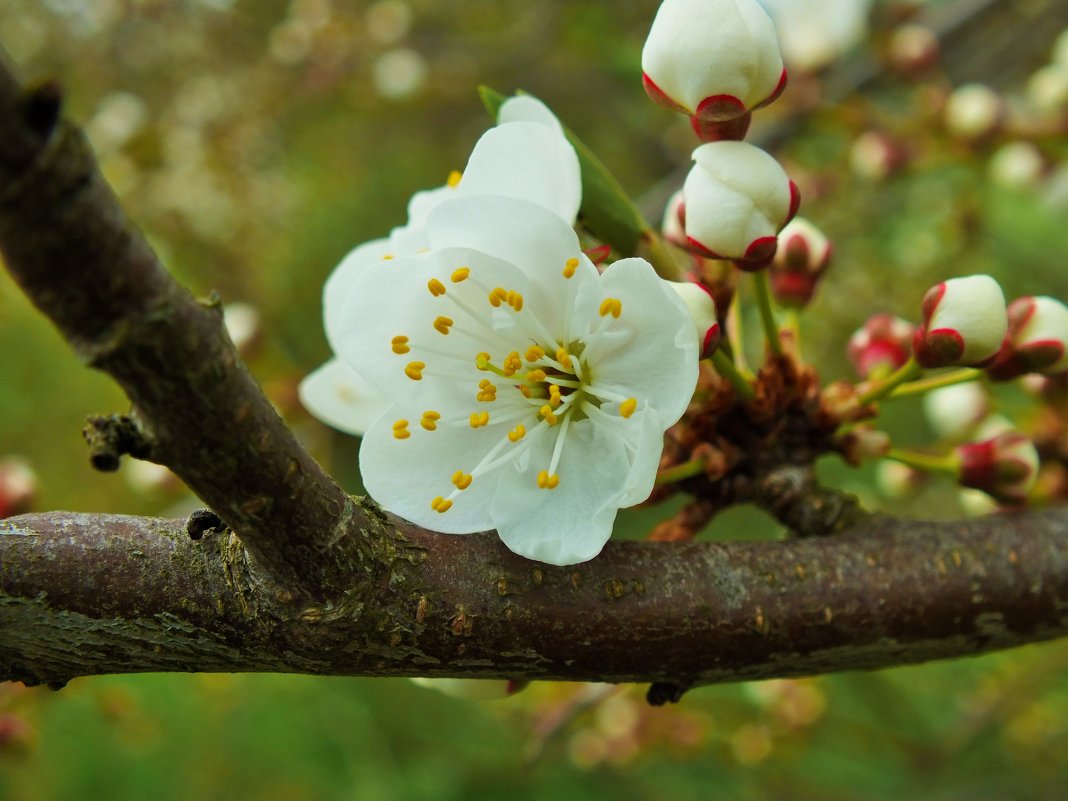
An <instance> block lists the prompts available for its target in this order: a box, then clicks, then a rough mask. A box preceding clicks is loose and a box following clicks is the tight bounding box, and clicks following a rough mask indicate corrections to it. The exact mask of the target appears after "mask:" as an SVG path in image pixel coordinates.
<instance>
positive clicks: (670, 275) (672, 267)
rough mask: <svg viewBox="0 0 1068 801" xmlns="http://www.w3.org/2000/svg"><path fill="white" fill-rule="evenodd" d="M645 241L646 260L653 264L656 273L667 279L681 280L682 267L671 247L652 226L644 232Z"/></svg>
mask: <svg viewBox="0 0 1068 801" xmlns="http://www.w3.org/2000/svg"><path fill="white" fill-rule="evenodd" d="M642 239H643V240H644V242H645V249H644V250H645V253H644V256H645V258H646V260H647V261H648V262H649V263H650V264H651V265H653V269H654V270H656V274H657V275H659V276H660V277H661V278H663V279H665V280H667V281H681V280H682V279H683V276H682V269H681V268H680V267H679V263H678V262H677V261H676V260H675V257H674V256H673V255H671V249H670V248H668V246H667V245H666V244H665V242H664V239H663V237H661V236H660V234H658V233H657V232H656V231H654V230H653V229H651V228H646V229H645V230H644V231H643V232H642Z"/></svg>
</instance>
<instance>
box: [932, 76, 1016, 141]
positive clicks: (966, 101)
mask: <svg viewBox="0 0 1068 801" xmlns="http://www.w3.org/2000/svg"><path fill="white" fill-rule="evenodd" d="M1004 116H1005V103H1004V101H1002V99H1001V97H1000V96H999V95H998V93H997V92H995V91H994V90H993V89H991V88H990V87H989V86H985V85H984V84H981V83H969V84H965V85H964V86H960V87H958V88H957V89H955V90H953V93H952V94H950V96H949V98H948V99H947V100H946V107H945V110H944V112H943V120H944V122H945V125H946V130H947V131H949V133H950V134H952V135H953V136H956V137H958V138H960V139H966V140H969V141H971V140H975V139H982V138H984V137H986V136H988V135H990V134H992V133H994V132H995V131H996V130H997V129H998V128H999V127H1000V126H1001V123H1002V122H1003V119H1004Z"/></svg>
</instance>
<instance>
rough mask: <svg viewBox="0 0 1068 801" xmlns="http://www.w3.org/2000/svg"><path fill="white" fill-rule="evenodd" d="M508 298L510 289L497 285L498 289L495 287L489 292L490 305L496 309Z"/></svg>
mask: <svg viewBox="0 0 1068 801" xmlns="http://www.w3.org/2000/svg"><path fill="white" fill-rule="evenodd" d="M506 300H508V290H507V289H504V288H503V287H497V288H496V289H494V290H493V291H492V292H490V293H489V302H490V306H492V307H493V308H495V309H496V308H497V307H499V306H500V305H501V303H503V302H505V301H506Z"/></svg>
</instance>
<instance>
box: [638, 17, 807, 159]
mask: <svg viewBox="0 0 1068 801" xmlns="http://www.w3.org/2000/svg"><path fill="white" fill-rule="evenodd" d="M642 83H643V84H644V86H645V91H646V92H647V93H648V94H649V97H651V98H652V99H653V100H654V101H655V102H656V103H658V104H660V105H662V106H665V107H666V108H669V109H672V110H673V111H681V112H683V113H685V114H687V115H689V116H690V117H691V119H692V121H693V125H694V130H695V131H696V132H697V133H698V135H699V136H701V137H702V138H705V137H710V139H708V141H715V140H719V139H724V138H740V136H739V131H740V135H741V136H744V135H745V128H746V127H748V119H747V117H748V115H749V114H750V113H751V112H752V111H753V109H756V108H759V107H760V106H763V105H766V104H768V103H770V102H771V101H772V100H774V99H775V98H776V97H778V96H779V94H781V93H782V90H783V88H785V86H786V70H785V69H784V67H783V63H782V58H781V56H780V55H779V40H778V37H777V36H776V33H775V26H774V25H773V24H772V22H771V18H770V17H768V15H767V13H766V12H765V11H764V9H763V8H761V7H760V4H759V3H757V2H756V0H664V2H663V3H661V5H660V9H659V10H658V11H657V14H656V18H655V19H654V20H653V25H652V28H651V29H650V31H649V37H648V38H647V39H646V41H645V47H644V48H643V50H642ZM739 121H744V124H740V123H739Z"/></svg>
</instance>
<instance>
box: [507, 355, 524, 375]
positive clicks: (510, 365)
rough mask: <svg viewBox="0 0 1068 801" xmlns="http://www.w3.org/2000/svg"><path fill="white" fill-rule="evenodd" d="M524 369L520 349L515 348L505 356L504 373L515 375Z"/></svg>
mask: <svg viewBox="0 0 1068 801" xmlns="http://www.w3.org/2000/svg"><path fill="white" fill-rule="evenodd" d="M522 369H523V360H522V359H520V358H519V351H517V350H513V351H512V352H511V353H509V354H508V355H507V356H505V357H504V374H505V375H506V376H513V375H515V374H516V373H518V372H519V371H520V370H522Z"/></svg>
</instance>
